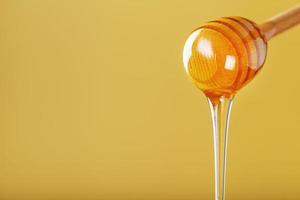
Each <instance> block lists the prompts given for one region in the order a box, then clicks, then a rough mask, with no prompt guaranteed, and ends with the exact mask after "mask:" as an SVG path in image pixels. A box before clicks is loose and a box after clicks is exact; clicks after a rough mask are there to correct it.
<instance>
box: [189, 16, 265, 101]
mask: <svg viewBox="0 0 300 200" xmlns="http://www.w3.org/2000/svg"><path fill="white" fill-rule="evenodd" d="M266 51H267V43H266V40H265V39H264V36H263V34H262V33H261V31H260V30H259V27H258V26H257V25H256V24H255V23H253V22H251V21H250V20H247V19H245V18H241V17H228V18H221V19H219V20H216V21H211V22H208V23H207V24H205V25H204V26H201V27H200V28H198V29H196V30H195V31H193V32H192V33H191V34H190V36H189V38H188V39H187V41H186V43H185V47H184V53H183V62H184V66H185V69H186V72H187V73H188V75H189V76H190V77H191V78H192V80H193V81H194V83H195V84H196V86H197V87H198V88H199V89H201V90H202V91H203V92H204V93H205V94H206V96H208V97H210V98H218V97H220V96H227V97H228V96H232V95H234V94H235V93H236V92H237V91H238V90H239V89H240V88H242V87H243V86H244V85H245V84H247V83H248V82H249V81H250V80H251V79H252V78H253V77H254V76H255V75H256V74H257V72H258V71H259V70H260V69H261V67H262V65H263V64H264V61H265V58H266Z"/></svg>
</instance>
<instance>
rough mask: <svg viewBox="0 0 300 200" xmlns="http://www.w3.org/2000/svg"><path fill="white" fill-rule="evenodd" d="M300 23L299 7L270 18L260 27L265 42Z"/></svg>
mask: <svg viewBox="0 0 300 200" xmlns="http://www.w3.org/2000/svg"><path fill="white" fill-rule="evenodd" d="M299 23H300V5H297V6H295V7H293V8H291V9H289V10H287V11H284V12H282V13H280V14H279V15H276V16H275V17H272V18H271V19H269V20H268V21H266V22H265V23H263V24H261V25H260V28H261V30H262V31H263V33H264V34H265V37H266V39H267V40H269V39H271V38H272V37H274V36H275V35H277V34H279V33H281V32H283V31H285V30H288V29H290V28H292V27H293V26H296V25H297V24H299Z"/></svg>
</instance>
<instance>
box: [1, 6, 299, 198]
mask: <svg viewBox="0 0 300 200" xmlns="http://www.w3.org/2000/svg"><path fill="white" fill-rule="evenodd" d="M297 2H298V1H297V0H282V1H279V0H278V1H263V0H251V1H250V0H249V1H241V0H226V1H217V0H209V1H203V0H176V1H175V0H118V1H117V0H112V1H108V0H107V1H104V0H99V1H96V0H95V1H92V0H89V1H84V0H82V1H71V0H52V1H51V0H48V1H47V0H44V1H42V0H19V1H17V0H13V1H11V0H6V1H4V0H2V1H1V2H0V199H1V200H26V199H30V200H35V199H39V200H40V199H47V200H52V199H53V200H54V199H55V200H63V199H64V200H65V199H70V200H71V199H72V200H76V199H87V200H96V199H101V200H102V199H103V200H154V199H155V200H196V199H213V146H212V144H213V137H212V128H211V122H210V113H209V108H208V105H207V102H206V98H205V97H204V96H203V95H202V94H201V92H200V91H198V90H197V89H196V88H195V86H194V85H193V84H192V83H191V81H190V80H189V79H188V77H187V76H186V74H185V72H184V68H183V65H182V49H183V45H184V42H185V39H186V37H187V36H188V34H189V33H190V32H191V31H192V30H194V29H195V28H196V27H198V26H200V25H201V24H202V23H204V22H205V21H208V20H212V19H216V18H218V17H221V16H230V15H240V16H244V17H248V18H250V19H253V20H254V21H256V22H259V23H260V22H263V21H264V20H265V19H267V18H269V17H271V16H272V15H273V14H276V13H278V12H280V11H282V10H284V9H287V8H289V7H291V6H293V5H295V4H296V3H297ZM299 34H300V27H297V28H295V29H293V30H290V31H288V32H286V33H284V34H282V35H280V36H278V37H276V38H274V39H272V40H271V41H270V43H269V51H268V57H267V61H266V64H265V66H264V69H263V70H262V72H261V73H260V74H259V75H258V76H257V78H255V80H254V81H253V82H252V83H250V84H249V85H248V86H246V87H245V88H244V89H243V90H242V91H241V92H240V93H239V94H238V95H237V97H236V99H235V102H234V105H233V112H232V120H231V126H230V141H229V153H228V179H227V180H228V181H227V183H228V184H227V198H228V199H230V200H240V199H243V200H248V199H256V200H257V199H261V200H262V199H263V200H266V199H272V200H277V199H278V200H279V199H290V200H292V199H299V198H300V197H299V196H300V190H299V185H300V170H299V169H300V156H299V153H300V145H299V140H300V135H299V132H300V126H299V123H300V121H299V120H300V118H299V114H300V104H299V103H298V102H300V91H299V84H300V79H299V73H300V63H299V57H300V54H299V52H300V37H299Z"/></svg>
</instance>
